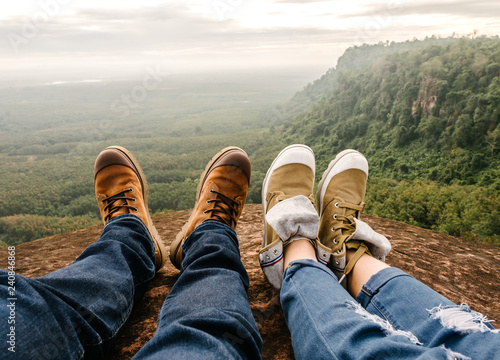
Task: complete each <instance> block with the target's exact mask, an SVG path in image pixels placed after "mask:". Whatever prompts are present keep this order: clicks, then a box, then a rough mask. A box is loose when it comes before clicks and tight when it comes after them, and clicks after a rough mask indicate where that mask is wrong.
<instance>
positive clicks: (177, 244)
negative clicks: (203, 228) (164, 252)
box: [170, 146, 248, 269]
mask: <svg viewBox="0 0 500 360" xmlns="http://www.w3.org/2000/svg"><path fill="white" fill-rule="evenodd" d="M233 150H237V151H243V152H244V153H245V155H246V152H245V151H244V150H242V149H240V148H239V147H236V146H228V147H226V148H224V149H222V150H221V151H219V152H218V153H217V154H215V155H214V156H213V157H212V159H211V160H210V161H209V162H208V164H207V165H206V166H205V170H204V171H203V173H202V174H201V176H200V182H199V183H198V186H197V187H196V201H195V203H194V207H193V211H191V215H190V216H189V219H188V221H187V222H186V223H185V224H184V225H183V226H182V229H181V231H179V232H178V233H177V236H176V237H175V240H174V241H173V242H172V244H171V245H170V262H171V263H172V264H173V265H174V266H175V267H176V268H178V269H180V266H179V267H178V266H177V265H176V264H175V257H176V255H177V252H178V251H179V248H180V247H181V246H182V239H183V238H184V236H185V234H186V231H187V229H188V227H189V223H190V222H191V219H192V218H193V215H194V210H195V209H196V205H197V204H198V201H199V199H200V194H201V191H202V189H203V184H204V183H205V180H206V178H207V175H208V173H209V172H210V170H211V169H212V165H213V164H214V163H215V162H216V161H217V160H219V159H220V158H221V157H222V156H223V155H225V154H226V153H228V152H229V151H233ZM247 156H248V155H247ZM179 265H180V264H179Z"/></svg>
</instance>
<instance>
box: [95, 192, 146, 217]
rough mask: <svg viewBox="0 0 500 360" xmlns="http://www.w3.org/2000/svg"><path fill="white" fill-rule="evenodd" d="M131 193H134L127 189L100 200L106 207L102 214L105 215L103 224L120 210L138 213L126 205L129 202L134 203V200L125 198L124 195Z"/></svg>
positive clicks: (135, 209) (132, 207)
mask: <svg viewBox="0 0 500 360" xmlns="http://www.w3.org/2000/svg"><path fill="white" fill-rule="evenodd" d="M133 191H134V189H132V188H129V189H126V190H123V191H120V192H119V193H117V194H114V195H111V196H108V197H106V198H104V199H102V203H103V204H105V203H107V205H106V206H105V207H104V212H105V213H106V216H105V217H104V221H105V222H106V221H108V220H109V219H111V217H112V216H113V214H114V213H116V212H117V211H118V210H120V209H121V208H126V209H130V210H133V211H135V212H137V211H139V210H138V209H137V208H136V207H134V206H131V205H129V204H128V201H129V200H130V201H133V202H135V201H136V200H135V198H133V197H127V196H126V195H125V194H126V193H131V192H133Z"/></svg>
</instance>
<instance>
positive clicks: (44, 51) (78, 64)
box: [0, 0, 500, 76]
mask: <svg viewBox="0 0 500 360" xmlns="http://www.w3.org/2000/svg"><path fill="white" fill-rule="evenodd" d="M75 1H76V0H75ZM89 1H90V0H89ZM155 1H156V3H155V4H154V5H149V6H146V5H143V3H139V2H137V3H135V2H134V1H133V0H130V1H128V2H127V6H115V7H102V6H98V5H95V3H94V2H91V3H85V4H86V7H77V6H73V7H67V8H64V9H63V8H61V9H60V11H59V12H54V14H52V15H50V16H46V17H44V16H43V13H42V14H41V13H40V11H41V10H40V9H38V10H37V11H35V12H34V13H33V14H31V13H29V12H26V13H25V15H24V16H19V15H18V16H12V15H11V16H10V17H7V16H4V17H3V18H2V21H0V36H1V37H0V61H1V62H2V69H1V70H3V72H4V73H8V74H15V73H16V72H17V73H19V74H23V73H24V72H26V71H40V69H43V70H44V71H45V70H46V69H51V68H52V69H57V71H60V69H63V68H66V69H68V72H70V71H74V72H76V71H75V69H89V71H96V72H98V71H100V72H101V73H103V72H104V73H106V72H110V71H116V72H118V71H120V70H125V69H131V68H139V69H142V68H144V66H145V64H166V65H165V66H166V67H167V68H168V69H171V70H172V71H176V69H177V70H178V71H181V70H182V71H188V70H189V69H190V68H192V69H208V68H210V67H212V68H218V69H225V68H230V67H239V68H251V67H254V66H283V65H284V64H289V65H290V66H292V65H299V64H302V65H310V66H321V67H324V68H325V69H326V68H327V67H330V66H333V65H335V62H336V58H337V57H338V56H340V55H341V54H342V51H343V50H345V49H346V48H347V47H349V46H351V45H359V43H360V42H366V43H376V42H379V41H385V40H390V41H393V40H394V41H404V40H407V39H412V38H413V37H419V38H422V37H425V36H431V35H433V34H436V35H441V36H448V35H451V34H452V33H453V32H457V33H470V32H472V30H474V29H476V28H478V29H479V30H480V34H483V33H485V30H484V29H486V31H487V32H488V33H489V34H492V32H493V33H494V32H495V31H496V32H497V33H498V32H499V31H500V25H499V24H496V17H495V15H496V14H498V13H499V11H498V10H497V9H499V5H497V3H496V2H494V1H488V0H478V1H476V2H468V1H465V0H457V1H454V2H449V1H444V0H438V1H435V2H431V1H430V0H423V1H416V2H415V1H413V2H410V1H409V0H390V1H387V2H384V1H378V2H373V1H369V2H368V0H364V1H359V2H356V3H353V2H352V1H350V0H330V1H296V0H276V1H270V0H253V1H249V0H242V2H241V6H240V7H239V8H237V9H235V11H234V13H231V14H229V15H231V16H228V17H219V16H217V13H216V12H214V8H213V6H212V5H213V3H212V2H210V1H208V0H207V1H204V0H203V1H202V0H200V1H195V0H193V1H190V2H186V1H180V0H171V1H168V2H162V3H160V0H155ZM220 1H229V0H220ZM146 3H149V2H146ZM106 4H108V5H109V4H110V3H106ZM135 4H137V5H135ZM26 14H27V15H26ZM27 24H28V25H27ZM30 24H31V25H30ZM33 25H34V26H35V31H34V32H33V29H31V30H32V33H31V35H30V34H29V27H30V26H31V27H33ZM481 26H482V27H481ZM464 29H465V30H464ZM9 34H10V35H12V34H14V35H16V36H17V40H19V39H21V41H19V42H18V43H17V48H18V49H17V50H18V51H17V52H15V51H14V48H13V46H12V36H11V37H10V38H9ZM26 34H28V35H29V36H26ZM32 35H33V36H32ZM47 71H48V70H47ZM1 75H2V74H0V76H1ZM82 76H83V75H82Z"/></svg>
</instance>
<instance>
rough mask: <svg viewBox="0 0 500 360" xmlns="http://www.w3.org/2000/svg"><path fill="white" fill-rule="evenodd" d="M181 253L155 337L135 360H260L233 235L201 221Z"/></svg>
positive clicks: (245, 280)
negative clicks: (179, 268)
mask: <svg viewBox="0 0 500 360" xmlns="http://www.w3.org/2000/svg"><path fill="white" fill-rule="evenodd" d="M182 254H183V260H182V270H181V274H180V276H179V278H178V279H177V281H176V283H175V285H174V286H173V287H172V290H171V291H170V293H169V294H168V296H167V298H166V300H165V303H164V304H163V307H162V309H161V311H160V315H159V318H158V328H157V330H156V333H155V335H154V337H153V338H152V339H151V340H150V341H149V342H148V343H147V344H146V345H145V346H144V347H143V348H142V349H141V350H140V351H139V352H138V353H137V354H136V356H135V358H136V359H190V360H195V359H259V358H260V354H261V350H262V340H261V338H260V335H259V331H258V328H257V324H256V322H255V320H254V318H253V315H252V312H251V309H250V305H249V303H248V298H247V294H246V290H247V289H248V283H249V280H248V275H247V272H246V270H245V268H244V267H243V264H242V263H241V259H240V252H239V245H238V239H237V237H236V233H235V232H234V230H233V229H231V228H230V227H229V226H226V225H224V224H221V223H219V222H216V221H205V222H204V223H202V224H201V225H199V226H198V227H197V228H196V229H195V231H193V233H192V234H191V235H190V236H189V237H188V238H187V239H186V240H185V242H184V244H183V246H182Z"/></svg>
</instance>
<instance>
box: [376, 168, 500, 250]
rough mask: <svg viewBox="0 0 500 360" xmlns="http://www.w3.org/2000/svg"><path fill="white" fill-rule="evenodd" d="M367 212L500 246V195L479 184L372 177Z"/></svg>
mask: <svg viewBox="0 0 500 360" xmlns="http://www.w3.org/2000/svg"><path fill="white" fill-rule="evenodd" d="M366 203H367V207H366V211H367V213H370V214H373V215H377V216H380V217H384V218H388V219H394V220H399V221H403V222H406V223H408V224H412V225H416V226H420V227H423V228H427V229H432V230H436V231H439V232H443V233H445V234H450V235H454V236H460V237H462V238H465V239H472V240H479V239H481V240H483V241H485V242H487V243H490V244H494V245H500V211H499V209H500V196H499V195H498V192H496V191H489V190H488V189H484V188H481V187H477V186H471V185H467V186H461V185H437V184H436V183H431V182H424V181H420V180H414V181H410V182H408V181H402V182H397V181H395V180H388V179H380V178H371V179H370V180H369V182H368V189H367V197H366Z"/></svg>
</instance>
